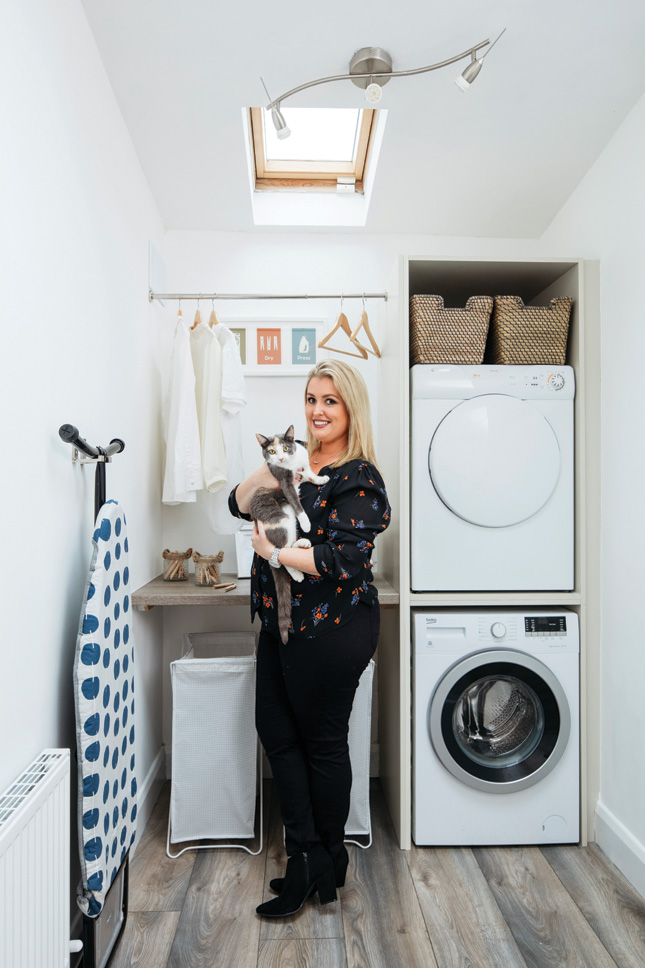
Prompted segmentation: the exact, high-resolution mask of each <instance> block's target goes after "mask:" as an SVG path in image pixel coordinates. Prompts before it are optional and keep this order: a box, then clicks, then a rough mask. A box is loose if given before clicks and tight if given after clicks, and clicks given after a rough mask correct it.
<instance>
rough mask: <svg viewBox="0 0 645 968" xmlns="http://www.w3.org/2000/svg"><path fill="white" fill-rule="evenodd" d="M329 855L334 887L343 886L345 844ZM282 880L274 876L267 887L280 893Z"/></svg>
mask: <svg viewBox="0 0 645 968" xmlns="http://www.w3.org/2000/svg"><path fill="white" fill-rule="evenodd" d="M330 857H331V859H332V863H333V865H334V874H335V877H336V887H344V885H345V877H346V875H347V865H348V864H349V854H348V853H347V847H345V844H341V845H340V847H338V848H336V849H335V850H333V851H332V852H330ZM284 881H285V879H284V877H274V878H273V880H271V881H270V882H269V889H270V890H271V891H273V893H274V894H280V893H281V892H282V888H283V886H284Z"/></svg>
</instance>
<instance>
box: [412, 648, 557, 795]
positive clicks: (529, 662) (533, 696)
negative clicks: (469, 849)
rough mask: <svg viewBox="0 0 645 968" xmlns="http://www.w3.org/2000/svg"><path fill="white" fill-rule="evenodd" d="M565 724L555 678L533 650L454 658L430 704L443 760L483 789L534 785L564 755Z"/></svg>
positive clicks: (493, 790)
mask: <svg viewBox="0 0 645 968" xmlns="http://www.w3.org/2000/svg"><path fill="white" fill-rule="evenodd" d="M570 729H571V714H570V711H569V704H568V702H567V699H566V696H565V694H564V690H563V689H562V686H561V685H560V683H559V682H558V679H557V677H556V676H555V675H554V674H553V673H552V672H551V670H550V669H548V668H547V667H546V666H545V665H544V663H542V662H540V661H539V659H537V658H535V656H532V655H527V654H525V653H524V652H517V651H515V650H513V649H494V650H493V649H491V650H489V651H484V652H477V653H475V654H473V655H470V656H466V657H465V658H462V659H460V660H459V661H458V662H456V663H455V664H454V665H453V666H451V668H450V669H448V671H447V672H446V673H444V675H443V677H442V678H441V680H440V681H439V683H438V684H437V687H436V689H435V691H434V693H433V695H432V698H431V699H430V704H429V707H428V732H429V734H430V740H431V742H432V745H433V747H434V750H435V752H436V754H437V756H438V757H439V759H440V760H441V762H442V763H443V765H444V766H445V767H446V769H447V770H449V771H450V772H451V773H452V774H453V776H455V777H457V779H458V780H461V781H462V782H463V783H466V784H468V786H471V787H475V788H476V789H479V790H486V791H487V792H489V793H511V792H514V791H516V790H521V789H524V788H525V787H529V786H532V785H533V784H534V783H539V782H540V780H541V779H543V778H544V777H545V776H546V775H547V774H548V773H550V771H551V770H552V769H553V767H554V766H555V765H556V763H557V762H558V760H559V759H560V758H561V756H562V754H563V753H564V750H565V749H566V745H567V742H568V739H569V733H570Z"/></svg>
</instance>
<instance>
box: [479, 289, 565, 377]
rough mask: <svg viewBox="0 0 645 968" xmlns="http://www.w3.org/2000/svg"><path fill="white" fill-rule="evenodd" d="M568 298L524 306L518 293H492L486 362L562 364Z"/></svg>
mask: <svg viewBox="0 0 645 968" xmlns="http://www.w3.org/2000/svg"><path fill="white" fill-rule="evenodd" d="M571 305H572V299H571V297H570V296H562V297H559V298H557V299H552V300H551V302H550V304H549V305H548V306H525V305H524V303H523V302H522V300H521V299H520V297H519V296H495V306H494V308H493V318H492V319H491V324H490V334H489V336H488V346H487V348H486V350H487V352H486V359H487V361H488V362H490V363H507V364H511V363H545V364H549V365H555V366H564V364H565V362H566V356H567V337H568V335H569V317H570V316H571Z"/></svg>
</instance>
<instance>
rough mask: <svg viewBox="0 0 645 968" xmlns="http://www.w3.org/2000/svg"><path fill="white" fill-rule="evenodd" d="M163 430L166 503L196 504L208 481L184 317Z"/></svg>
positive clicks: (177, 332) (176, 341)
mask: <svg viewBox="0 0 645 968" xmlns="http://www.w3.org/2000/svg"><path fill="white" fill-rule="evenodd" d="M163 427H164V438H165V441H166V462H165V467H164V479H163V493H162V501H163V503H164V504H180V503H182V502H186V501H194V500H195V492H196V491H199V490H201V489H202V487H203V486H204V482H203V478H202V455H201V445H200V440H199V425H198V422H197V411H196V409H195V373H194V370H193V361H192V357H191V351H190V331H189V329H188V327H187V325H186V323H185V322H184V320H183V319H182V317H179V318H178V320H177V325H176V327H175V338H174V341H173V345H172V355H171V359H170V383H169V386H168V392H167V394H166V399H165V404H164V420H163Z"/></svg>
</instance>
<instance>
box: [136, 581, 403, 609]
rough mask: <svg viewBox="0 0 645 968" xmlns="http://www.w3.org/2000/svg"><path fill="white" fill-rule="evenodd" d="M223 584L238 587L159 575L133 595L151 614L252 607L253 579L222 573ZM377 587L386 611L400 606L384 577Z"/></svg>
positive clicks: (139, 605)
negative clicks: (172, 608)
mask: <svg viewBox="0 0 645 968" xmlns="http://www.w3.org/2000/svg"><path fill="white" fill-rule="evenodd" d="M220 581H221V582H225V581H231V582H235V584H236V586H237V587H236V588H234V589H233V590H232V591H230V592H225V591H223V590H222V589H213V588H210V587H209V586H207V585H196V584H195V579H194V576H193V575H190V576H189V577H188V580H187V581H164V580H163V577H162V576H161V575H157V577H156V578H153V579H152V581H149V582H148V583H147V584H146V585H142V586H141V588H137V590H136V591H135V592H133V593H132V606H133V608H137V609H138V610H139V611H148V609H151V608H153V607H154V606H155V605H188V606H193V605H247V606H248V605H249V602H250V598H251V582H250V579H248V578H236V577H235V575H227V574H222V575H221V577H220ZM373 584H374V585H375V586H376V589H377V591H378V597H379V602H380V603H381V606H382V607H383V608H392V607H394V606H395V605H398V604H399V593H398V592H397V591H396V589H395V588H393V587H392V585H390V584H389V583H388V582H386V581H385V579H383V578H381V577H380V575H376V576H375V577H374V582H373Z"/></svg>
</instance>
